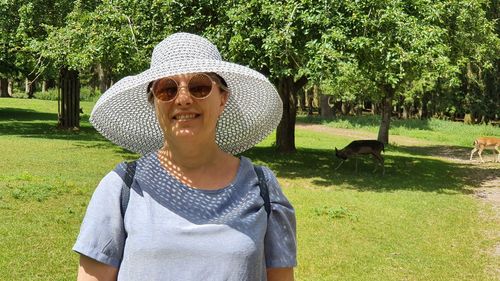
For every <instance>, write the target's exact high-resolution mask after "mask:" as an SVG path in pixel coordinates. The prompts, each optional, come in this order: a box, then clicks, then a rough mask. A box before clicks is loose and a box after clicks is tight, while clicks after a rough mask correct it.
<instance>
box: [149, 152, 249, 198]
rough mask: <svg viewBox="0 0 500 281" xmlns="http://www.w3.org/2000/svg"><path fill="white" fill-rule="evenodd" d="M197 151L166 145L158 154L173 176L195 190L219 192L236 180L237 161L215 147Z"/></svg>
mask: <svg viewBox="0 0 500 281" xmlns="http://www.w3.org/2000/svg"><path fill="white" fill-rule="evenodd" d="M196 148H198V149H196ZM196 148H193V147H189V146H187V145H182V146H181V147H177V146H175V145H172V144H168V145H167V144H165V145H164V146H163V147H162V148H161V149H160V150H159V151H158V158H159V160H160V163H161V164H162V166H163V167H164V168H165V169H167V170H168V171H169V172H170V174H172V175H173V176H175V177H176V178H177V179H178V180H179V181H181V182H182V183H184V184H185V185H187V186H190V187H193V188H201V189H217V188H220V187H224V186H226V185H227V184H229V183H230V182H231V181H232V180H233V179H234V177H235V176H236V173H237V170H238V166H239V159H238V158H236V157H234V156H232V155H230V154H228V153H225V152H224V151H222V150H221V149H220V148H219V147H218V146H217V144H215V143H214V144H213V146H209V145H208V146H196Z"/></svg>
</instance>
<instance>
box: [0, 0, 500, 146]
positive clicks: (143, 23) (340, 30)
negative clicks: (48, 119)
mask: <svg viewBox="0 0 500 281" xmlns="http://www.w3.org/2000/svg"><path fill="white" fill-rule="evenodd" d="M499 5H500V4H499V3H498V1H494V0H479V1H472V0H458V1H449V0H439V1H431V0H412V1H402V0H388V1H375V0H364V1H349V0H340V1H316V0H280V1H270V0H246V1H241V0H231V1H228V0H201V1H156V0H144V1H141V0H131V1H125V0H102V1H97V0H94V1H85V0H77V1H74V0H73V1H71V0H52V1H40V0H28V1H17V0H5V1H2V2H1V3H0V11H1V13H2V17H0V31H1V33H0V34H1V36H0V48H1V49H2V52H1V54H0V78H10V79H19V78H28V79H30V80H33V79H37V78H39V77H48V78H55V76H57V73H58V71H57V70H58V69H59V68H61V67H68V68H69V69H74V70H77V71H79V72H80V73H88V74H90V75H94V74H93V73H98V74H99V79H100V80H102V81H104V82H103V83H104V84H106V85H108V86H109V84H110V83H112V81H116V80H118V79H120V78H122V77H124V76H126V75H131V74H134V73H138V72H140V71H142V70H144V69H146V68H147V66H148V64H149V57H150V54H151V51H152V49H153V47H154V46H155V45H156V44H157V43H158V42H160V41H161V40H162V39H163V38H165V37H166V36H168V35H169V34H171V33H173V32H179V31H184V32H192V33H197V34H200V35H204V36H206V37H208V38H209V39H210V40H212V41H213V42H214V43H215V44H216V45H217V46H218V47H219V50H220V51H221V53H222V55H223V57H224V58H226V59H228V60H230V61H233V62H236V63H240V64H244V65H248V66H250V67H252V68H254V69H256V70H258V71H260V72H262V73H264V74H265V75H267V76H268V77H269V78H270V80H271V81H272V82H273V83H274V84H275V86H276V88H277V89H278V92H279V93H280V96H281V98H282V100H283V102H284V115H283V119H282V123H280V126H279V128H278V131H277V141H276V144H277V148H278V149H279V150H280V151H284V152H287V151H293V150H294V149H295V145H294V125H295V116H296V110H297V93H298V92H299V91H300V90H301V89H303V88H304V87H311V86H312V85H316V86H319V89H321V91H322V93H323V94H326V95H332V96H334V97H336V98H338V99H341V100H343V101H345V102H353V101H364V100H370V101H371V102H372V103H374V104H380V105H381V109H382V123H381V128H380V131H379V140H381V141H384V142H388V135H389V134H388V133H389V127H390V119H391V114H392V113H393V111H394V110H393V106H394V105H396V104H402V105H403V107H404V106H407V105H411V104H414V103H416V102H417V101H418V102H419V103H420V105H421V107H422V108H423V109H425V108H427V106H431V105H432V107H433V108H434V109H435V111H439V112H440V113H441V114H454V113H457V112H458V113H461V114H465V113H469V114H473V115H475V116H478V117H480V116H482V117H483V118H490V119H491V118H499V116H498V114H499V113H498V108H499V103H500V98H499V90H500V86H499V85H500V81H499V80H500V79H499V78H498V77H500V59H499V56H498V54H499V53H500V39H499V30H500V27H499V26H500V23H499V21H498V17H499V13H500V12H499V11H500V8H499ZM221 7H224V8H223V9H221ZM105 89H106V87H101V90H105ZM424 115H425V114H424Z"/></svg>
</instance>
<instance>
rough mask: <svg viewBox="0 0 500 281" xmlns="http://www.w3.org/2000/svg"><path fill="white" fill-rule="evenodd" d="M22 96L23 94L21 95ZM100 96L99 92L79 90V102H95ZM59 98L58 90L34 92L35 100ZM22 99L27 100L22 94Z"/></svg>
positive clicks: (86, 88)
mask: <svg viewBox="0 0 500 281" xmlns="http://www.w3.org/2000/svg"><path fill="white" fill-rule="evenodd" d="M23 94H24V93H23ZM100 96H101V92H100V91H99V90H96V91H94V92H93V91H92V88H90V87H82V88H81V89H80V100H81V101H97V99H99V97H100ZM58 97H59V92H58V89H50V90H47V91H45V92H35V98H36V99H40V100H57V99H58ZM23 98H27V96H26V94H24V96H23Z"/></svg>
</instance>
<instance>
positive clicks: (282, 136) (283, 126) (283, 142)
mask: <svg viewBox="0 0 500 281" xmlns="http://www.w3.org/2000/svg"><path fill="white" fill-rule="evenodd" d="M292 87H293V80H292V78H291V77H285V78H281V79H279V82H278V93H279V95H280V97H281V100H282V101H283V117H282V118H281V121H280V123H279V125H278V128H277V130H276V147H277V149H278V151H279V152H284V153H290V152H295V150H296V149H295V118H296V110H295V109H296V99H295V97H294V94H293V89H292Z"/></svg>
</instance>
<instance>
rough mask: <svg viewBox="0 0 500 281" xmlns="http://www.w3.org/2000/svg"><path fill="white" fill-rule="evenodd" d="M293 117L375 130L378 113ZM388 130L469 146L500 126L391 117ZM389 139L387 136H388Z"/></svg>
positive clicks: (498, 132)
mask: <svg viewBox="0 0 500 281" xmlns="http://www.w3.org/2000/svg"><path fill="white" fill-rule="evenodd" d="M297 121H299V122H304V123H316V124H323V125H326V126H329V127H334V128H343V129H356V130H363V131H368V132H372V133H377V132H378V129H379V126H380V116H374V115H366V116H344V117H339V118H333V119H326V120H325V119H322V118H319V117H318V116H313V117H310V116H299V117H298V118H297ZM389 134H391V135H400V136H407V137H412V138H416V139H421V140H426V141H429V142H433V143H438V144H446V145H450V146H462V147H471V146H472V143H473V142H474V139H475V138H477V137H479V136H496V137H500V127H498V126H496V127H495V126H493V125H485V124H480V125H466V124H464V123H461V122H451V121H446V120H439V119H427V120H420V119H408V120H402V119H392V120H391V125H390V130H389ZM389 141H390V138H389Z"/></svg>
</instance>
